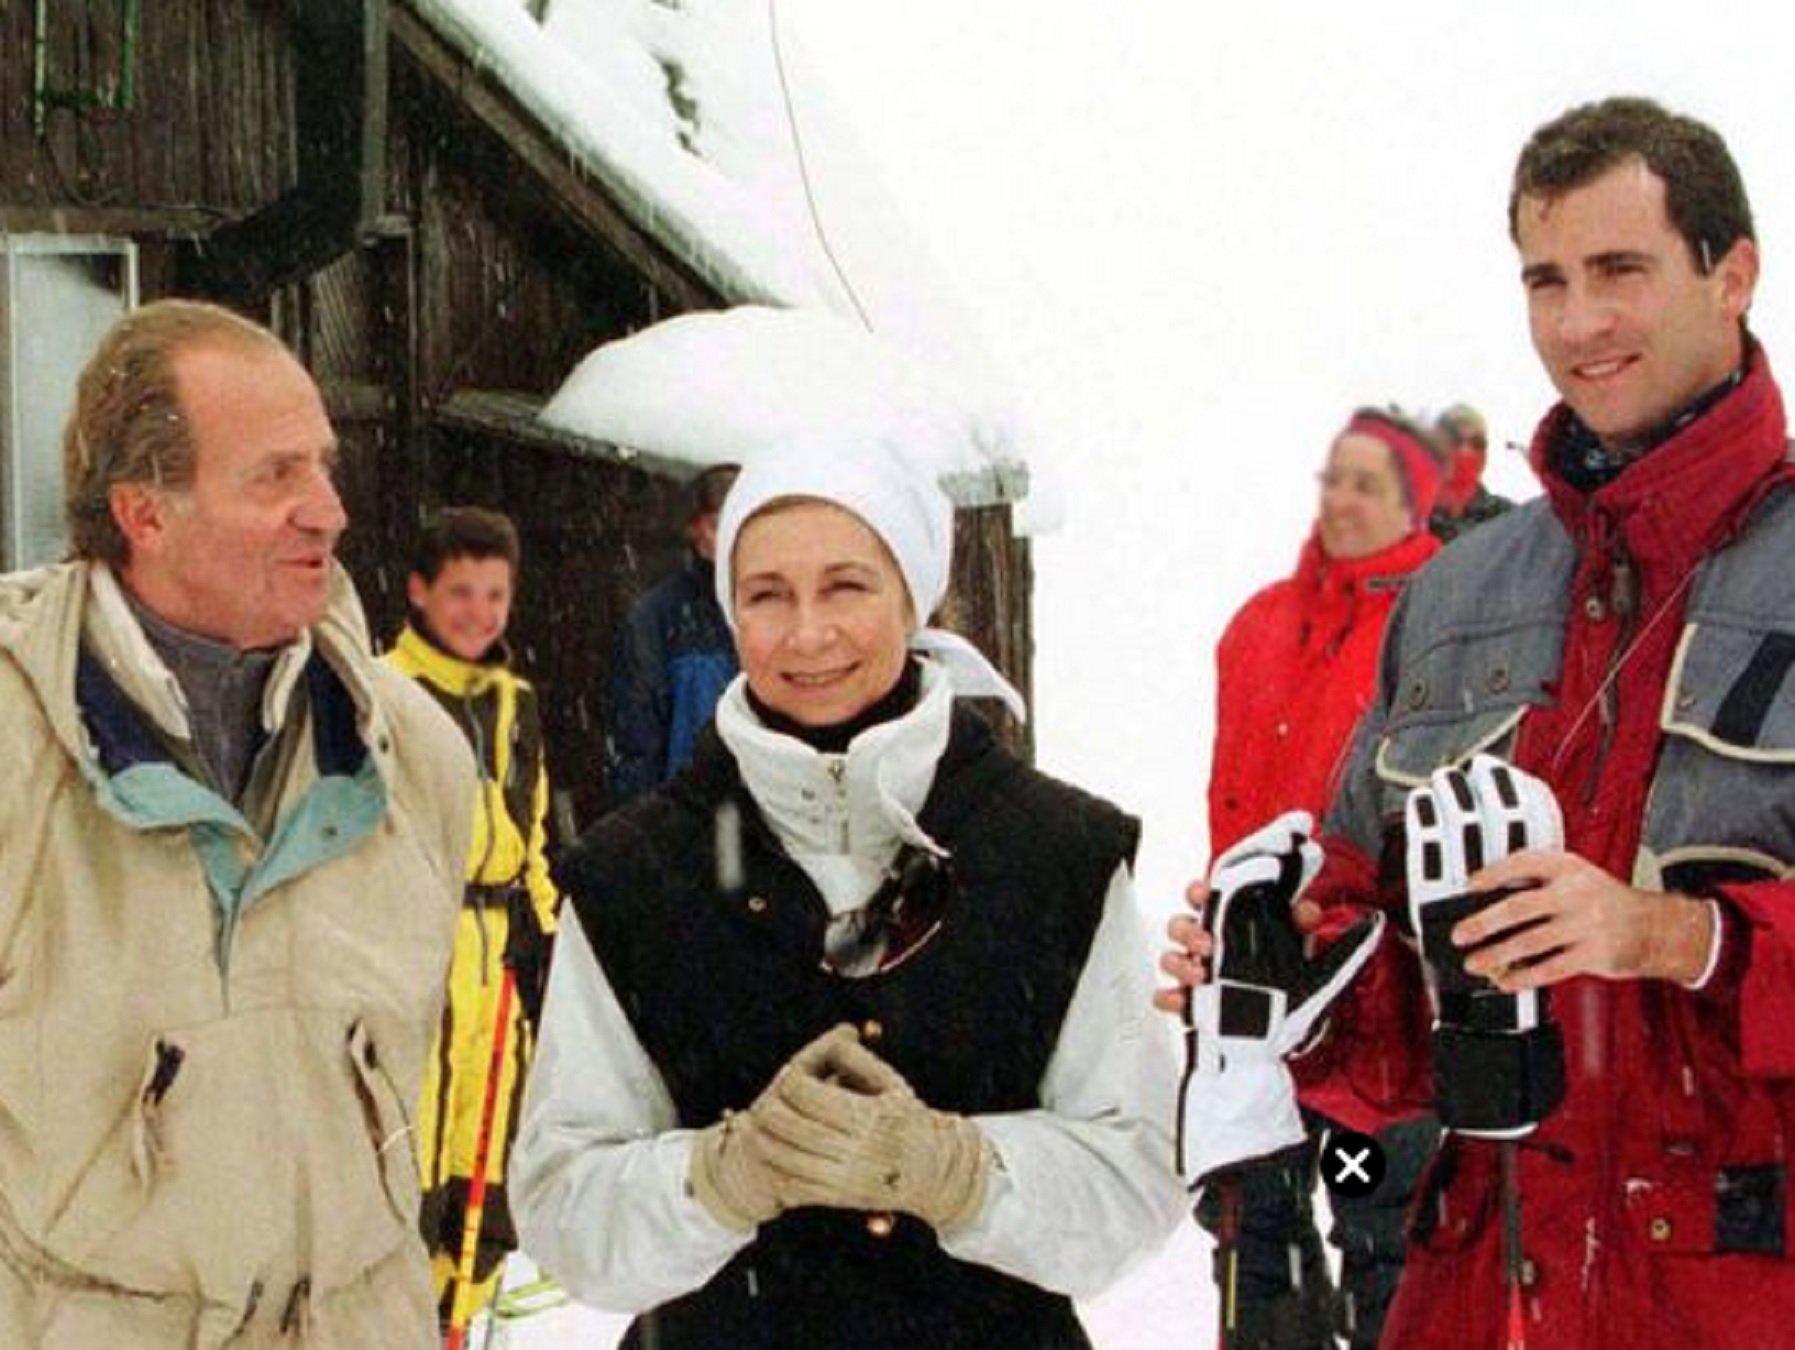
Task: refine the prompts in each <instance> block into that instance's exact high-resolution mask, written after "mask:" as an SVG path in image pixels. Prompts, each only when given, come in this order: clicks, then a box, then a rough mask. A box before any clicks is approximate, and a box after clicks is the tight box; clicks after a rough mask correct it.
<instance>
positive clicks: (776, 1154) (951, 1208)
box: [758, 1025, 990, 1231]
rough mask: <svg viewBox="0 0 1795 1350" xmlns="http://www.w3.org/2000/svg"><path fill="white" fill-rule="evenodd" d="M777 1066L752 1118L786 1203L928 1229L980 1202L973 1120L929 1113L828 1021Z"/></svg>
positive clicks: (982, 1167) (851, 1034)
mask: <svg viewBox="0 0 1795 1350" xmlns="http://www.w3.org/2000/svg"><path fill="white" fill-rule="evenodd" d="M812 1048H813V1049H815V1050H816V1051H817V1052H818V1053H816V1054H815V1055H811V1054H809V1053H806V1054H805V1055H803V1056H800V1057H799V1058H798V1059H794V1060H793V1061H792V1063H791V1064H790V1065H788V1066H787V1069H786V1070H782V1071H781V1072H780V1074H779V1076H778V1078H776V1079H775V1080H774V1082H773V1087H772V1089H771V1091H772V1093H773V1096H774V1100H773V1102H771V1103H770V1104H769V1106H768V1108H767V1110H766V1111H765V1112H764V1113H762V1114H760V1115H759V1117H758V1124H759V1126H760V1127H761V1128H762V1129H763V1130H764V1132H765V1136H766V1148H767V1154H768V1157H769V1159H770V1160H771V1162H772V1163H773V1166H774V1167H775V1168H776V1169H777V1171H778V1172H779V1173H780V1174H781V1177H782V1181H781V1187H782V1191H783V1194H784V1195H785V1196H786V1197H787V1199H788V1203H791V1204H804V1205H822V1206H826V1207H828V1208H832V1209H858V1210H869V1211H875V1212H882V1211H893V1210H895V1211H900V1212H902V1213H906V1214H913V1215H915V1216H916V1217H917V1218H919V1219H921V1220H923V1222H925V1223H927V1224H930V1225H931V1226H933V1227H934V1228H935V1229H936V1230H937V1231H945V1230H947V1229H951V1228H953V1227H955V1226H957V1225H959V1224H962V1223H965V1222H967V1221H969V1220H970V1219H971V1218H972V1217H973V1216H974V1215H976V1214H977V1213H978V1210H979V1206H980V1204H981V1203H982V1202H983V1200H984V1195H985V1178H986V1173H987V1170H988V1168H989V1167H990V1152H989V1150H988V1148H987V1146H986V1143H985V1137H984V1135H983V1134H982V1133H981V1132H980V1130H979V1128H978V1126H977V1125H975V1124H973V1122H972V1121H970V1120H968V1119H967V1118H966V1117H965V1116H961V1115H955V1114H954V1113H953V1112H950V1111H937V1110H935V1109H933V1108H932V1107H930V1106H928V1105H927V1104H926V1103H925V1102H923V1100H922V1099H921V1098H920V1097H918V1096H917V1095H916V1093H915V1091H914V1090H913V1089H912V1088H911V1086H910V1084H909V1083H907V1082H906V1081H905V1080H904V1077H903V1075H902V1074H900V1073H898V1071H897V1070H896V1069H894V1068H892V1067H891V1066H890V1065H889V1064H887V1063H886V1062H885V1061H884V1060H882V1059H880V1058H879V1057H878V1056H877V1055H875V1054H874V1053H873V1052H872V1051H871V1050H869V1049H867V1048H866V1047H865V1046H864V1045H862V1044H861V1043H860V1039H859V1036H858V1034H857V1033H856V1032H855V1030H854V1028H852V1027H850V1026H846V1025H843V1026H838V1027H836V1028H834V1029H833V1030H832V1031H830V1032H829V1033H827V1034H826V1035H825V1036H823V1037H822V1038H821V1039H819V1040H818V1041H815V1042H813V1043H812Z"/></svg>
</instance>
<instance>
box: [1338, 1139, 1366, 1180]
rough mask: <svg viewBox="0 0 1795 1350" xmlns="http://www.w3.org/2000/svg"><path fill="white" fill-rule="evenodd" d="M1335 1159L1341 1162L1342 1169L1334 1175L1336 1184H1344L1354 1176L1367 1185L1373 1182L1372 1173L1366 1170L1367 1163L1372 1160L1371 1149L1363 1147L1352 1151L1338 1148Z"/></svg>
mask: <svg viewBox="0 0 1795 1350" xmlns="http://www.w3.org/2000/svg"><path fill="white" fill-rule="evenodd" d="M1334 1159H1335V1161H1336V1162H1338V1163H1339V1164H1340V1170H1339V1172H1338V1173H1337V1174H1336V1175H1335V1177H1334V1184H1335V1185H1336V1186H1344V1185H1345V1184H1346V1183H1347V1182H1348V1181H1351V1180H1352V1179H1353V1178H1354V1177H1357V1178H1358V1179H1359V1180H1360V1181H1362V1182H1364V1183H1365V1184H1366V1185H1367V1186H1369V1185H1370V1184H1371V1173H1369V1172H1367V1171H1366V1170H1365V1164H1366V1163H1367V1162H1369V1161H1370V1160H1371V1150H1370V1149H1368V1148H1362V1149H1360V1150H1359V1151H1358V1152H1357V1153H1350V1152H1348V1151H1347V1150H1346V1149H1344V1148H1342V1149H1336V1150H1335V1152H1334Z"/></svg>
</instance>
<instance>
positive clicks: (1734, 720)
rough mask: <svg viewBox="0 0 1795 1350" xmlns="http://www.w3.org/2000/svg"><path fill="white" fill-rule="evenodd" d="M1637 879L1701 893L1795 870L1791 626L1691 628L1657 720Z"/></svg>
mask: <svg viewBox="0 0 1795 1350" xmlns="http://www.w3.org/2000/svg"><path fill="white" fill-rule="evenodd" d="M1659 725H1660V728H1661V729H1662V731H1663V733H1664V747H1663V750H1662V753H1661V755H1660V759H1659V768H1658V772H1657V774H1656V775H1655V777H1654V783H1653V788H1652V796H1651V802H1650V806H1649V808H1648V810H1647V815H1646V829H1645V833H1644V837H1643V842H1642V846H1641V851H1640V858H1639V861H1638V864H1637V865H1636V867H1635V870H1634V884H1636V885H1642V886H1651V887H1653V888H1664V889H1680V890H1691V891H1701V890H1705V889H1707V888H1709V887H1711V886H1713V885H1715V884H1717V883H1720V882H1726V881H1760V880H1773V879H1780V878H1784V877H1788V876H1790V875H1791V873H1792V871H1795V806H1792V805H1791V803H1792V802H1795V634H1791V633H1776V632H1764V631H1762V630H1757V629H1746V628H1728V627H1721V626H1717V625H1713V624H1692V625H1690V626H1689V627H1688V628H1687V629H1686V630H1685V631H1684V634H1683V638H1682V641H1681V642H1680V643H1679V644H1678V647H1677V653H1676V657H1675V660H1674V661H1673V662H1672V665H1671V673H1670V680H1669V682H1668V684H1667V686H1666V688H1665V694H1664V705H1663V709H1662V712H1661V714H1660V718H1659Z"/></svg>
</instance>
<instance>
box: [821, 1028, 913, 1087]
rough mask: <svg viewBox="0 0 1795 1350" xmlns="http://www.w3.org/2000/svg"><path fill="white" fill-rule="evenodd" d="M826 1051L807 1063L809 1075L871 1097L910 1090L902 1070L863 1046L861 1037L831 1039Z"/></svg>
mask: <svg viewBox="0 0 1795 1350" xmlns="http://www.w3.org/2000/svg"><path fill="white" fill-rule="evenodd" d="M825 1050H826V1053H825V1054H823V1055H822V1056H820V1057H819V1058H817V1059H815V1060H813V1061H811V1063H810V1064H809V1065H807V1066H806V1067H807V1068H808V1069H810V1071H811V1075H810V1076H812V1077H814V1078H817V1079H819V1080H821V1081H822V1082H825V1083H834V1084H836V1085H837V1086H838V1087H841V1088H844V1089H846V1090H847V1091H849V1092H857V1093H860V1094H861V1095H862V1096H869V1097H870V1096H875V1095H877V1094H878V1093H881V1092H894V1091H900V1090H901V1091H908V1089H909V1087H910V1085H909V1084H908V1083H906V1082H905V1081H904V1076H903V1075H902V1074H901V1073H899V1072H898V1071H897V1070H896V1069H894V1068H892V1067H891V1065H889V1064H887V1063H886V1062H885V1061H884V1060H883V1059H880V1058H879V1056H878V1055H876V1054H874V1053H873V1052H872V1051H871V1050H869V1049H867V1048H866V1047H865V1046H864V1045H862V1044H861V1043H860V1041H859V1039H858V1037H856V1038H855V1039H852V1040H849V1039H846V1038H843V1039H840V1040H836V1041H832V1042H830V1043H829V1045H828V1046H826V1047H825Z"/></svg>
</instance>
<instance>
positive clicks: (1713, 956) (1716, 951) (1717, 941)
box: [1683, 900, 1738, 993]
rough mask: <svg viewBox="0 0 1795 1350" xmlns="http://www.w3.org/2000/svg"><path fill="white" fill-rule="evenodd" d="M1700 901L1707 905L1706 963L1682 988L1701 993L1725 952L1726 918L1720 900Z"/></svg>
mask: <svg viewBox="0 0 1795 1350" xmlns="http://www.w3.org/2000/svg"><path fill="white" fill-rule="evenodd" d="M1701 903H1702V904H1703V905H1705V906H1707V910H1708V960H1707V964H1705V965H1704V966H1703V967H1702V971H1701V974H1699V975H1697V976H1696V977H1695V978H1694V979H1693V980H1689V981H1687V982H1685V983H1684V985H1683V988H1685V989H1687V990H1689V991H1690V992H1691V993H1701V992H1703V991H1704V990H1706V989H1707V987H1708V985H1709V983H1710V982H1711V981H1712V980H1713V979H1714V976H1715V973H1716V972H1717V971H1718V970H1719V969H1720V961H1721V957H1722V956H1723V955H1724V954H1725V953H1726V950H1727V946H1728V942H1727V931H1726V930H1727V924H1726V918H1725V916H1724V915H1723V914H1722V913H1721V909H1720V901H1718V900H1703V901H1702V902H1701ZM1732 945H1734V946H1737V945H1738V944H1737V943H1736V942H1735V943H1733V944H1732Z"/></svg>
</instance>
